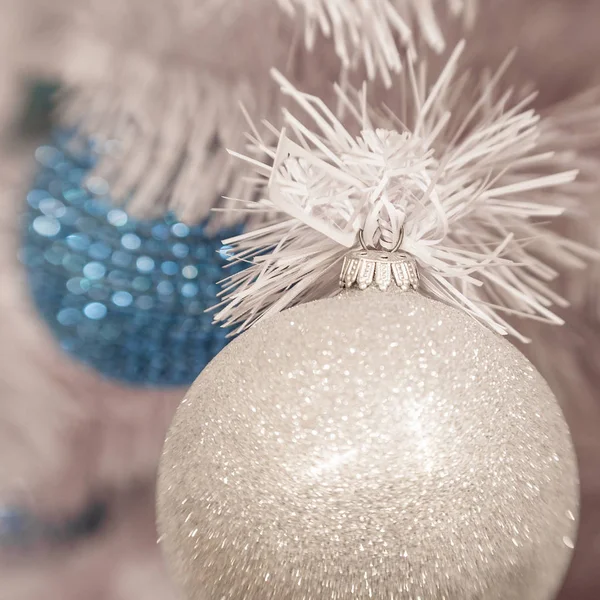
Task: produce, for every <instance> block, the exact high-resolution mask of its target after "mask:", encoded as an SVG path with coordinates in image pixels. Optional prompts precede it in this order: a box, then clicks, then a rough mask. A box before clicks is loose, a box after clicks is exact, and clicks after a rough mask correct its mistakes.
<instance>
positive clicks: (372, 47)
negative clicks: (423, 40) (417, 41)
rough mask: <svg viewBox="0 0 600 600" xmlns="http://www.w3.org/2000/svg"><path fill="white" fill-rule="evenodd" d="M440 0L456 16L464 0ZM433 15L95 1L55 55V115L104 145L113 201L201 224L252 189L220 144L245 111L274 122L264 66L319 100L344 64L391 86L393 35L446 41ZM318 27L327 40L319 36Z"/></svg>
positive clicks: (394, 8)
mask: <svg viewBox="0 0 600 600" xmlns="http://www.w3.org/2000/svg"><path fill="white" fill-rule="evenodd" d="M448 1H449V2H450V5H451V6H452V7H453V12H454V13H460V12H462V11H463V8H462V1H461V0H453V1H450V0H448ZM464 1H465V2H467V3H469V4H470V2H472V1H473V0H464ZM379 4H381V7H383V6H384V5H386V6H387V8H386V9H385V11H383V8H378V7H379ZM367 7H369V10H366V9H367ZM417 7H421V8H417ZM432 8H433V4H432V0H426V1H424V0H418V2H417V0H394V1H393V2H391V0H385V1H384V2H382V1H381V0H376V1H375V3H373V1H372V0H350V1H348V0H343V1H340V0H337V2H336V1H335V0H334V2H332V3H329V2H328V3H326V4H323V3H322V2H321V1H320V0H319V2H305V1H300V0H278V1H277V2H275V1H273V0H253V1H249V0H128V1H127V2H123V1H122V0H90V1H89V2H86V3H83V4H81V5H80V6H79V7H78V9H77V10H78V11H79V12H78V13H77V14H76V18H75V21H76V25H75V26H73V27H72V35H71V40H70V43H69V44H68V46H67V48H66V51H65V53H64V64H63V68H62V71H63V76H64V80H65V82H66V93H65V94H64V98H63V103H62V116H63V119H64V122H65V123H66V124H67V125H69V126H75V127H78V128H79V129H80V130H81V131H82V133H84V134H86V135H92V136H94V137H95V139H96V140H97V141H98V142H99V143H98V144H97V146H98V147H99V148H100V149H103V148H104V149H105V150H106V152H105V153H103V154H101V161H100V163H99V166H98V169H97V172H96V173H95V174H94V175H99V176H101V177H104V178H106V179H107V180H108V181H109V183H111V188H112V195H113V197H114V198H115V200H116V201H117V202H125V201H127V202H128V210H129V211H130V212H132V213H133V214H137V215H140V216H152V215H155V214H160V213H163V212H165V211H167V210H173V211H175V212H176V213H177V214H178V215H179V216H180V217H181V218H182V219H183V220H186V221H192V222H196V221H199V220H202V219H203V218H205V217H206V216H207V215H208V213H209V210H210V208H212V207H213V206H214V205H215V204H216V203H217V201H218V200H219V198H220V197H221V196H222V195H228V196H236V197H244V198H249V197H250V196H251V194H252V193H253V190H252V188H251V187H247V186H244V182H243V181H242V178H241V177H240V176H239V175H240V172H241V171H242V165H241V164H240V163H237V164H236V163H235V162H234V163H232V161H231V160H230V157H229V156H228V154H227V152H226V148H239V147H241V145H242V143H243V134H244V131H245V122H244V120H243V118H241V113H240V111H239V104H240V103H241V104H243V106H244V107H245V109H246V110H247V111H248V113H249V114H250V115H251V116H252V118H258V117H260V118H263V117H264V118H267V119H269V120H271V121H273V122H278V121H277V119H278V118H279V115H280V111H279V107H280V98H279V95H278V90H277V86H275V85H274V84H273V81H272V80H271V78H270V76H269V69H270V68H271V67H276V68H277V69H279V70H280V71H282V72H284V73H285V75H286V77H287V78H288V79H289V80H290V81H292V82H293V83H294V85H298V86H299V87H302V89H304V90H306V91H309V92H311V93H317V94H319V95H320V96H323V95H324V94H327V93H329V91H330V90H331V84H332V82H334V81H336V80H337V79H338V77H339V74H340V71H344V70H345V69H344V67H346V68H347V69H349V68H350V67H351V66H356V70H355V71H353V73H356V74H357V76H358V77H359V78H360V79H362V75H360V74H358V73H359V72H361V71H364V70H365V65H366V66H367V67H368V69H369V74H370V75H372V76H375V74H376V73H377V72H378V71H379V72H382V73H387V74H388V78H389V72H390V70H397V68H399V66H400V63H399V59H400V52H401V51H404V49H402V48H401V46H402V45H401V44H400V46H399V47H400V48H401V49H399V48H398V47H397V46H396V42H397V41H398V40H397V39H396V35H395V34H396V33H398V34H399V33H400V31H401V32H402V35H399V36H398V37H399V38H401V39H403V40H405V41H407V42H408V41H409V40H410V39H411V37H410V27H411V26H412V25H413V24H415V25H416V21H418V23H420V26H421V29H422V30H423V31H424V32H425V34H426V36H427V38H428V39H430V41H431V43H432V44H434V45H436V46H440V45H441V43H442V39H441V37H440V34H439V30H438V28H437V25H436V20H435V18H434V14H433V12H432ZM464 14H465V15H467V14H469V11H468V10H467V8H466V5H465V8H464ZM317 24H318V28H319V29H320V30H321V31H322V32H324V33H329V34H333V37H334V39H335V42H334V43H333V42H331V40H329V39H328V38H327V37H326V36H325V35H316V33H317V32H316V29H315V28H316V27H317ZM363 32H364V33H363ZM305 41H306V42H308V44H309V46H310V49H307V47H306V44H305V43H304V42H305ZM351 46H352V47H351ZM363 52H364V53H365V60H364V61H361V63H360V64H356V65H355V64H354V63H356V61H354V58H356V56H358V54H362V53H363ZM338 54H339V56H338ZM340 57H341V58H342V60H340ZM103 142H108V143H103ZM221 216H222V217H223V218H229V219H231V218H234V217H235V216H236V213H222V215H221Z"/></svg>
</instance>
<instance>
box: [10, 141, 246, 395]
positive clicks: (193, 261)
mask: <svg viewBox="0 0 600 600" xmlns="http://www.w3.org/2000/svg"><path fill="white" fill-rule="evenodd" d="M71 142H72V134H71V133H70V132H65V131H58V132H54V134H53V136H52V142H51V143H49V144H47V145H44V146H40V147H39V148H37V150H36V152H35V158H36V160H37V163H38V164H39V169H38V171H37V173H36V175H35V177H34V182H33V186H32V188H31V190H30V191H29V193H28V194H27V205H26V211H25V213H24V214H23V244H22V248H21V250H20V257H19V258H20V260H21V262H22V263H23V265H24V266H25V268H26V270H27V275H28V280H29V285H30V288H31V293H32V295H33V299H34V302H35V305H36V306H37V308H38V310H39V312H40V313H41V315H42V316H43V318H44V320H45V321H46V322H47V323H48V325H49V326H50V328H51V330H52V331H53V332H54V334H55V335H56V336H57V338H58V340H59V342H60V345H61V347H62V348H63V349H64V350H65V351H67V352H68V353H69V354H71V355H72V356H74V357H76V358H77V359H79V360H82V361H83V362H84V363H86V364H88V365H90V366H92V367H93V368H95V369H96V370H97V371H99V372H100V373H101V374H103V375H104V376H106V377H109V378H113V379H118V380H122V381H124V382H127V383H130V384H137V385H151V386H174V385H188V384H190V383H191V382H192V381H193V380H194V379H195V378H196V377H197V375H198V373H199V372H200V371H201V370H202V369H203V368H204V366H206V364H207V363H208V362H209V361H210V360H211V359H212V358H213V357H214V356H215V355H216V354H217V353H218V352H219V351H220V350H221V349H222V348H223V347H224V346H225V345H226V342H227V338H226V336H227V333H228V331H227V330H225V329H222V328H220V327H217V326H215V325H213V324H212V317H211V315H210V314H206V313H205V310H206V309H207V308H210V307H211V306H213V305H215V304H216V303H217V302H218V298H217V292H218V281H219V280H220V279H222V278H223V276H224V273H223V271H222V268H223V266H224V265H225V264H226V262H227V260H228V256H227V248H225V247H223V246H222V245H221V242H220V240H221V239H223V238H224V237H228V236H230V235H235V233H237V232H238V231H237V230H235V231H233V230H229V231H221V232H218V234H216V235H211V234H209V233H208V232H207V230H206V227H205V226H204V225H203V224H202V225H197V226H193V227H189V226H187V225H185V224H184V223H181V222H179V221H178V220H177V219H176V218H175V217H173V216H170V215H169V216H166V217H165V218H161V219H156V220H138V219H134V218H132V217H131V216H129V215H128V214H127V213H126V212H125V211H124V210H123V209H121V208H116V207H115V206H114V205H111V202H110V199H109V189H108V185H107V183H106V182H105V181H104V180H103V179H101V178H98V177H92V178H91V179H89V180H88V179H87V178H88V176H89V174H90V170H91V169H92V167H93V166H94V162H95V155H96V154H95V151H94V148H93V144H92V143H91V142H90V143H89V144H88V145H87V146H85V147H81V148H79V147H78V149H77V151H74V150H73V149H72V147H73V144H72V143H71ZM229 268H230V269H232V271H231V272H235V271H236V270H239V269H240V267H239V266H238V265H233V264H230V265H229ZM228 271H229V269H228Z"/></svg>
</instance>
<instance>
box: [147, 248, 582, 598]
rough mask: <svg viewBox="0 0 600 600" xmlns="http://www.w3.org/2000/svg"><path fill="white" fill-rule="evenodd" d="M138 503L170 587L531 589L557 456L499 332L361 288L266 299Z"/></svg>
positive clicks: (436, 305)
mask: <svg viewBox="0 0 600 600" xmlns="http://www.w3.org/2000/svg"><path fill="white" fill-rule="evenodd" d="M383 256H386V255H385V254H384V255H383ZM386 258H387V256H386ZM397 260H400V259H397ZM379 264H380V263H377V268H378V267H379ZM396 264H401V265H402V266H404V265H405V264H406V263H402V262H400V263H396ZM368 268H369V267H368V265H367V264H366V263H365V264H363V265H361V269H360V271H359V275H358V277H359V280H360V278H361V274H362V273H364V272H366V271H368ZM377 270H378V269H377ZM384 281H387V282H388V283H389V285H390V288H392V287H395V286H396V283H395V282H394V278H393V277H392V278H391V282H390V278H389V277H387V278H384ZM158 507H159V516H160V521H159V523H160V529H161V533H162V534H163V537H162V539H161V541H162V544H163V547H164V551H165V553H166V557H167V560H168V562H169V564H170V566H171V569H172V574H173V575H174V577H175V581H176V582H178V583H180V584H181V585H182V587H183V591H184V597H185V598H186V599H189V600H196V599H199V598H232V599H233V598H235V599H238V598H239V599H242V598H244V599H247V600H250V599H252V600H253V599H259V598H260V599H264V600H267V599H268V600H271V599H273V600H274V599H275V598H281V599H284V598H285V599H286V600H288V599H289V600H292V599H293V600H296V599H298V600H299V599H301V598H311V599H313V598H314V599H315V600H316V599H321V598H323V599H324V598H327V599H329V598H332V599H333V598H336V599H346V598H361V599H362V598H365V599H366V598H399V599H407V600H408V599H409V598H410V599H412V598H423V599H427V600H430V599H431V600H433V599H438V598H448V599H452V600H458V599H461V600H471V599H475V598H477V599H480V598H481V599H483V598H485V600H496V599H497V600H509V599H510V600H550V599H552V598H554V594H555V593H556V592H557V589H558V586H559V584H560V582H561V580H562V578H563V576H564V573H565V569H566V566H567V565H568V563H569V560H570V555H571V549H572V548H573V540H574V536H575V529H576V518H577V514H578V486H577V468H576V462H575V457H574V453H573V449H572V446H571V442H570V438H569V433H568V429H567V426H566V424H565V422H564V419H563V417H562V414H561V412H560V409H559V407H558V405H557V403H556V401H555V399H554V397H553V395H552V393H551V392H550V389H549V388H548V386H547V385H546V384H545V382H544V381H543V379H542V378H541V377H540V376H539V375H538V374H537V373H536V372H535V370H534V369H533V367H532V366H531V364H530V363H529V362H528V361H527V360H526V359H525V358H524V357H523V356H522V355H521V354H520V353H519V352H518V351H517V350H515V349H514V348H513V347H512V346H511V345H510V344H509V343H508V342H507V341H505V340H503V339H502V338H501V337H499V336H497V335H496V334H494V333H493V332H491V331H489V330H487V329H485V328H484V327H483V326H481V325H480V324H479V323H477V322H476V321H474V320H473V319H471V318H470V317H469V316H467V315H465V314H464V313H462V312H459V311H457V310H456V309H454V308H450V307H447V306H446V305H444V304H442V303H440V302H437V301H433V300H430V299H427V298H425V297H424V296H421V295H418V294H416V293H414V292H407V293H405V294H402V292H401V291H391V290H389V291H387V292H381V291H380V290H378V289H377V288H375V289H373V288H370V289H369V290H368V291H365V292H362V291H353V292H345V293H344V294H342V295H340V296H339V297H337V298H333V299H328V300H321V301H317V302H313V303H309V304H306V305H303V306H298V307H295V308H292V309H290V310H288V311H285V312H283V313H280V314H278V315H276V316H274V317H272V318H271V319H268V320H266V321H265V322H264V323H263V324H261V325H260V326H257V327H254V328H252V329H251V330H250V331H248V332H246V333H245V334H243V335H242V336H240V338H238V339H237V340H234V342H232V344H230V345H229V346H228V347H227V348H226V349H225V350H224V351H223V352H222V353H221V354H220V355H219V356H218V357H217V358H216V359H215V360H214V361H213V362H212V363H211V364H210V365H209V366H208V367H207V369H206V370H205V372H204V374H203V376H201V377H200V379H199V380H198V381H197V382H196V384H194V386H193V387H192V389H191V390H190V391H189V392H188V394H187V395H186V399H185V400H184V402H183V404H182V405H181V407H180V408H179V411H178V414H177V417H176V419H175V421H174V423H173V425H172V428H171V433H170V435H169V437H168V438H167V442H166V447H165V454H164V457H163V464H162V476H161V485H160V488H159V501H158Z"/></svg>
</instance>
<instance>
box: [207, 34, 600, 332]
mask: <svg viewBox="0 0 600 600" xmlns="http://www.w3.org/2000/svg"><path fill="white" fill-rule="evenodd" d="M463 47H464V44H463V43H461V44H459V46H458V47H457V48H456V50H455V51H454V52H453V53H452V55H451V57H450V58H449V60H448V62H447V64H446V66H445V68H444V69H443V71H442V72H441V73H440V74H439V76H438V77H436V78H434V79H433V81H431V80H430V77H429V75H428V72H427V64H426V61H425V60H423V61H421V62H418V63H416V64H415V65H414V66H412V65H409V66H408V68H407V69H406V70H405V72H404V73H403V74H402V75H401V76H400V77H399V81H398V82H397V85H396V86H395V88H394V90H393V93H392V94H391V95H390V102H389V103H388V106H385V107H383V108H381V109H378V110H376V109H374V108H372V107H370V106H369V103H368V99H367V98H368V94H367V89H366V86H364V87H363V89H362V90H360V91H356V90H353V89H350V90H346V91H345V90H344V89H342V88H340V87H338V88H337V89H336V92H337V96H338V105H339V110H338V114H334V112H332V111H331V110H330V109H329V108H328V107H327V106H326V104H325V103H324V102H322V101H321V100H320V99H318V98H316V97H314V96H310V95H308V94H304V93H301V92H299V91H298V90H297V89H296V88H295V87H294V86H293V85H292V84H290V83H289V82H288V81H287V80H286V79H285V78H284V77H283V76H282V75H280V74H278V73H275V78H276V79H277V81H278V82H279V83H280V85H281V89H282V92H283V93H284V94H285V95H286V96H288V97H289V98H291V99H292V100H293V101H294V103H295V104H296V106H297V108H298V109H301V110H302V111H303V112H304V114H305V118H304V119H302V118H299V117H297V116H295V114H294V113H293V112H290V111H288V110H285V111H284V121H285V128H284V129H283V130H282V131H281V132H280V133H279V144H278V147H277V149H276V151H275V150H273V149H272V148H269V146H268V144H267V143H265V141H263V140H262V139H261V138H260V136H259V135H258V133H257V131H256V130H254V133H253V135H252V136H251V148H252V151H253V152H252V153H253V156H255V151H256V150H257V149H260V150H261V151H262V152H263V153H264V155H265V156H266V157H267V158H266V160H265V162H259V161H257V160H255V159H253V158H251V157H244V156H240V155H238V156H239V157H240V158H242V159H244V160H246V161H247V162H250V163H251V164H253V166H254V167H255V169H256V171H257V173H258V174H259V175H260V176H262V177H264V178H265V179H266V180H268V183H267V189H268V199H263V200H261V201H260V202H258V203H255V202H247V201H246V202H244V201H243V202H241V203H240V208H241V210H245V211H247V212H249V213H255V212H265V213H266V214H267V215H271V216H268V217H267V221H266V223H265V224H264V225H263V226H261V227H259V228H257V229H255V230H253V231H249V232H247V233H244V234H242V235H240V236H238V237H236V238H233V239H231V240H226V241H225V243H226V244H229V245H231V246H232V256H233V260H237V261H244V262H248V263H249V266H248V268H247V269H246V270H245V271H243V272H241V273H239V274H236V275H234V276H232V277H230V278H229V279H227V280H226V281H225V284H224V290H223V304H222V305H221V306H220V307H219V308H220V309H219V312H218V314H217V315H216V320H217V321H220V322H222V323H224V324H226V325H236V326H237V327H238V331H240V330H243V329H245V328H247V327H249V326H250V325H252V324H253V323H254V322H256V321H258V320H260V319H261V318H264V317H266V316H268V315H270V314H272V313H274V312H277V311H280V310H283V309H285V308H287V307H290V306H292V305H294V304H297V303H300V302H305V301H310V300H314V299H318V298H322V297H325V296H328V295H333V294H335V293H336V292H337V281H338V275H339V269H340V261H341V260H342V258H343V256H344V255H345V253H346V252H347V250H348V248H350V247H352V246H355V245H356V244H357V236H358V233H359V231H360V230H363V232H364V238H365V241H366V243H367V245H372V246H379V247H383V248H386V249H390V248H392V247H393V246H394V245H395V244H396V242H397V240H398V239H399V237H400V236H401V235H402V232H403V233H404V240H403V242H402V249H403V250H404V251H406V252H408V253H409V254H411V255H412V256H413V257H415V258H416V260H417V261H418V264H419V266H420V270H421V276H422V281H423V286H424V288H425V290H426V291H427V292H428V293H429V294H431V295H432V296H434V297H437V298H439V299H441V300H443V301H446V302H449V303H451V304H453V305H455V306H457V307H460V308H462V309H463V310H465V311H467V312H468V313H470V314H471V315H473V316H474V317H476V318H478V319H480V320H481V321H483V322H485V323H486V324H487V325H489V326H490V327H491V328H493V329H494V330H495V331H497V332H498V333H500V334H503V335H506V334H511V335H513V336H516V337H517V338H518V339H520V340H522V341H527V340H526V339H525V338H524V336H522V335H521V334H520V333H519V331H518V330H517V329H516V328H515V327H514V326H513V325H511V323H510V321H511V319H510V317H513V316H519V317H526V318H529V319H535V320H540V321H544V322H548V323H554V324H561V323H562V320H561V319H560V317H559V316H557V314H555V312H554V311H553V307H555V306H558V307H563V306H565V305H566V304H567V303H566V301H565V300H564V299H563V298H561V297H560V296H559V295H558V294H557V293H556V292H554V291H553V290H552V288H551V286H550V282H551V281H552V280H553V279H554V278H555V277H556V276H557V275H558V274H559V272H560V270H561V269H563V270H568V269H573V268H583V267H584V265H585V259H586V258H590V257H591V256H593V253H592V251H591V250H589V249H588V248H587V247H585V246H583V245H581V244H577V243H576V242H574V241H571V240H569V239H566V238H564V237H562V236H561V235H559V234H558V233H555V232H553V231H552V230H550V229H548V228H546V225H547V222H548V221H549V220H552V219H554V218H555V217H558V216H559V215H561V214H562V213H563V211H564V210H565V209H566V208H571V207H572V205H573V204H575V203H576V200H577V198H578V197H580V194H581V191H582V190H581V186H585V185H586V177H585V176H586V175H590V178H593V174H588V173H587V172H586V173H584V178H583V180H582V181H576V176H577V171H578V169H579V168H580V167H583V168H584V169H585V168H586V162H585V160H584V159H583V158H582V156H581V155H580V153H579V152H578V148H580V147H582V146H583V145H585V142H580V141H578V140H579V135H580V134H581V133H582V130H583V131H584V130H585V126H586V119H592V118H594V117H595V115H597V112H598V109H597V108H596V105H595V104H593V105H592V107H587V105H586V110H585V112H583V113H581V112H580V113H579V116H578V117H577V118H576V117H570V116H569V115H572V114H573V113H572V112H571V111H570V110H569V109H568V108H565V107H557V109H556V113H555V114H554V115H553V114H552V113H550V114H549V115H548V116H546V117H545V118H541V117H540V115H538V114H537V113H536V112H535V111H534V110H533V109H532V108H531V103H532V101H533V99H534V97H535V94H530V95H528V96H526V97H523V96H521V95H518V94H516V92H514V91H513V90H511V89H506V90H504V89H503V88H502V86H501V85H500V81H501V79H502V76H503V74H504V72H505V70H506V68H507V66H508V64H509V62H510V59H511V57H509V59H507V60H506V61H505V63H504V64H503V65H502V66H501V67H500V68H499V69H498V70H497V72H495V73H493V74H483V75H482V76H481V77H480V78H479V79H475V78H474V77H473V76H472V75H471V74H470V73H468V72H466V73H463V72H461V71H460V70H459V64H460V55H461V53H462V50H463ZM590 122H592V121H590ZM274 211H279V214H276V213H275V212H274ZM282 213H283V216H282ZM274 214H275V216H273V215H274Z"/></svg>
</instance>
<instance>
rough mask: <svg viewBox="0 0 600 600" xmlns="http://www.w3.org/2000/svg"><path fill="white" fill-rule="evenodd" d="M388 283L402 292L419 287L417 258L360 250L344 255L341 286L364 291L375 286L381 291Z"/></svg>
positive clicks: (402, 254) (381, 251)
mask: <svg viewBox="0 0 600 600" xmlns="http://www.w3.org/2000/svg"><path fill="white" fill-rule="evenodd" d="M390 285H395V286H397V287H399V288H400V289H401V290H402V291H404V292H408V291H409V290H411V289H412V290H417V289H419V272H418V269H417V263H416V261H415V260H414V259H413V258H412V257H410V256H409V255H408V254H406V253H404V252H386V251H384V250H367V249H366V248H365V249H360V250H355V251H353V252H350V253H349V254H348V255H347V256H346V257H344V263H343V265H342V271H341V273H340V287H342V288H352V287H358V288H359V289H361V290H366V289H367V288H368V287H376V288H379V289H380V290H382V291H385V290H387V289H388V288H389V287H390Z"/></svg>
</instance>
